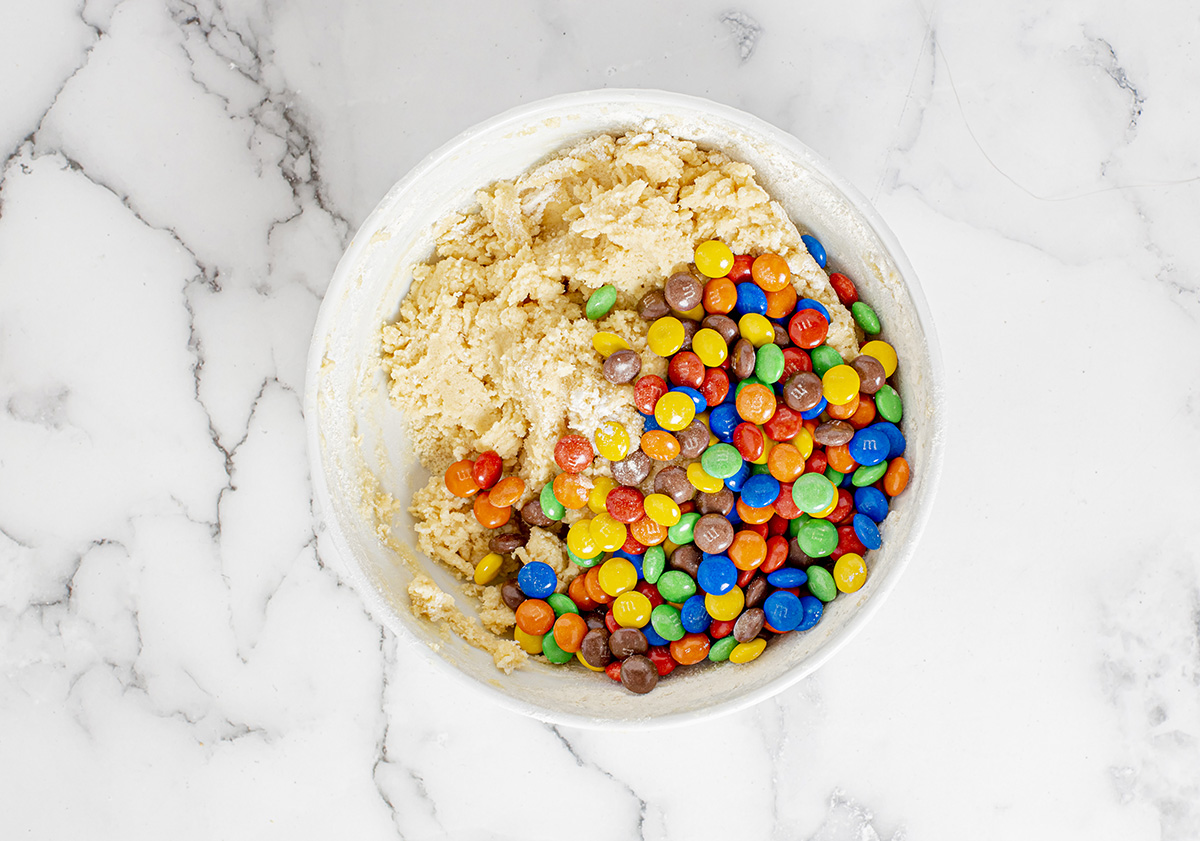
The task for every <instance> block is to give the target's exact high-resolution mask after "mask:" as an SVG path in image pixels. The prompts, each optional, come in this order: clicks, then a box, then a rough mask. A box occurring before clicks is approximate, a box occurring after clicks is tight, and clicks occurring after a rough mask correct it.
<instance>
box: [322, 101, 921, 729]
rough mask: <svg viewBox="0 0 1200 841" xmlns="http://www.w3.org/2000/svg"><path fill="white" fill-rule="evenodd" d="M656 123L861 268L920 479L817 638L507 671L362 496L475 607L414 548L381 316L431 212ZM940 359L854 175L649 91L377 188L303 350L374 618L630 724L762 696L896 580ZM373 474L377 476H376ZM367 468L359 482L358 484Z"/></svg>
mask: <svg viewBox="0 0 1200 841" xmlns="http://www.w3.org/2000/svg"><path fill="white" fill-rule="evenodd" d="M649 125H654V126H657V127H660V128H663V129H666V130H668V131H670V132H672V133H674V134H676V135H677V136H680V137H684V138H688V139H691V140H694V141H696V142H697V143H699V144H700V145H702V146H705V147H711V148H717V149H721V150H724V151H725V152H727V153H728V154H730V155H731V156H733V157H734V158H737V159H739V160H742V161H746V162H748V163H750V164H751V165H752V166H753V167H754V168H755V170H756V171H757V172H758V177H759V180H760V183H761V184H762V185H763V186H764V187H765V188H766V189H767V190H768V191H769V192H770V193H771V195H772V196H773V197H774V198H775V199H776V200H777V201H778V202H780V203H781V204H782V206H783V207H784V209H785V210H786V211H787V212H788V214H789V215H790V216H791V218H792V219H793V220H794V221H795V222H796V223H797V224H798V225H799V226H800V227H801V229H802V230H807V231H808V232H811V233H812V234H813V235H814V236H816V237H817V238H818V239H820V240H821V242H822V243H823V244H824V246H825V248H826V251H827V252H828V254H829V255H830V267H829V268H830V269H832V270H838V271H842V272H844V273H845V274H847V275H848V276H849V277H851V278H852V279H853V280H854V281H855V283H856V285H857V286H858V288H859V290H860V294H861V295H862V297H863V299H864V300H866V301H868V302H869V303H870V304H871V305H872V306H873V307H874V308H875V310H876V311H877V312H878V313H879V316H880V318H881V320H882V321H883V323H884V336H885V338H886V339H887V340H888V341H890V342H891V343H892V344H893V345H894V346H895V347H896V350H897V352H898V354H899V356H900V360H901V363H900V370H899V374H898V375H897V385H898V388H899V390H900V393H901V395H902V397H903V400H904V406H905V419H904V427H905V432H906V435H907V437H908V442H909V445H908V452H907V456H908V457H909V462H910V464H911V466H912V471H913V472H912V478H911V482H910V486H909V489H908V490H907V491H906V492H905V493H904V494H902V495H901V496H900V497H898V498H897V499H896V500H895V503H894V505H893V507H892V511H891V513H890V514H889V515H888V517H887V519H886V520H885V522H884V523H883V526H882V533H883V541H884V544H883V548H882V549H880V550H877V551H875V552H872V553H871V554H870V555H869V556H868V561H869V565H870V575H869V578H868V581H867V583H866V585H865V586H864V587H863V588H862V589H861V590H860V591H858V592H857V593H855V594H853V595H850V596H846V595H841V596H839V597H838V598H837V599H836V600H835V601H834V602H832V603H831V604H829V605H828V606H827V609H826V612H825V615H824V617H823V618H822V619H821V621H820V622H819V623H818V624H817V626H816V627H815V628H814V629H813V630H812V631H809V632H807V633H803V634H789V635H787V636H786V637H783V638H780V639H777V640H775V641H773V643H772V644H771V645H770V646H768V647H767V650H766V652H765V653H764V654H763V655H762V656H761V657H760V658H759V659H758V660H757V661H755V662H754V663H753V664H750V665H748V666H742V667H738V666H732V665H730V664H721V665H709V666H705V667H701V668H694V669H688V670H685V671H684V672H676V673H675V674H674V675H672V677H671V679H670V680H666V681H663V682H662V683H660V684H659V686H658V688H657V689H655V691H654V692H652V693H650V694H649V695H645V696H634V695H632V694H630V693H628V692H622V691H619V690H616V688H615V687H613V686H612V685H611V681H609V679H608V678H607V677H605V676H604V675H603V674H594V673H591V672H588V671H586V670H584V669H582V668H578V667H572V668H562V667H554V666H547V665H542V664H539V663H533V662H531V663H530V664H529V665H528V666H526V667H525V668H523V669H520V670H518V671H516V672H515V673H514V674H511V675H504V674H502V673H500V672H499V671H497V670H496V668H495V667H494V666H493V664H492V659H491V657H490V656H489V655H487V654H485V653H484V652H482V651H479V650H477V649H475V648H473V647H472V646H470V645H468V644H466V643H464V642H463V641H462V640H461V639H459V638H458V637H457V636H455V635H452V634H449V633H446V632H444V631H442V630H441V629H439V628H438V627H436V626H434V625H433V624H431V623H429V622H426V621H419V620H415V619H414V618H413V617H412V616H411V615H410V613H409V609H408V597H407V595H406V588H407V585H408V583H409V581H410V580H411V579H412V575H413V573H412V570H411V567H410V566H408V565H406V564H405V563H401V562H400V561H399V559H398V558H397V554H396V552H395V551H393V549H391V548H389V547H388V546H386V545H384V543H382V542H381V541H380V539H379V536H378V531H377V529H378V522H377V516H376V512H375V511H374V510H373V509H372V508H371V506H370V505H369V504H367V503H366V502H365V501H364V500H365V497H367V496H369V494H368V493H367V490H368V489H369V488H370V487H371V486H372V482H374V481H375V479H377V481H378V485H379V486H380V487H381V488H382V489H384V490H386V491H388V492H389V493H391V494H392V495H393V496H394V497H395V498H396V499H397V500H399V501H400V502H401V503H402V505H401V510H400V511H398V512H397V513H396V514H395V515H394V516H393V517H392V518H391V525H392V536H393V538H394V540H395V541H396V542H398V543H400V544H402V545H404V546H406V547H411V553H412V557H414V558H415V559H416V563H417V564H419V565H421V566H423V567H424V568H425V569H426V571H427V572H428V573H429V574H430V575H431V576H432V577H433V578H434V580H435V581H437V582H438V583H439V585H440V586H442V588H443V589H445V590H446V591H447V592H449V593H451V594H455V596H456V599H457V601H458V604H459V607H460V608H461V609H462V610H463V612H464V613H466V614H467V615H473V611H472V608H471V606H470V603H469V600H468V599H466V598H465V597H463V596H462V595H461V592H460V591H459V588H458V586H457V584H456V581H455V579H454V578H453V576H452V575H450V574H449V573H447V572H445V571H444V570H442V569H441V568H440V567H438V566H437V565H436V564H434V563H432V562H430V561H429V560H428V559H427V558H425V557H424V556H423V555H421V554H420V553H419V552H418V550H416V548H415V547H416V541H415V537H414V535H413V532H412V518H411V517H410V515H409V514H408V513H407V510H406V508H407V504H408V500H409V499H410V498H411V495H412V493H413V492H414V491H415V490H417V489H418V488H420V487H421V486H422V485H423V484H424V483H425V481H426V479H427V475H428V474H427V473H426V471H425V470H424V469H423V468H422V467H421V465H420V464H419V462H417V460H416V458H415V456H414V455H413V453H412V448H411V446H410V445H409V442H408V440H407V435H406V432H405V425H404V422H403V418H402V417H401V414H400V412H399V411H398V410H397V409H396V408H395V407H394V406H393V405H392V404H391V403H390V402H389V400H388V398H387V391H386V386H385V382H386V378H385V375H384V373H383V371H382V370H381V369H380V367H379V364H378V363H379V360H378V333H379V326H380V325H381V324H382V323H383V322H384V321H386V320H389V319H391V318H393V317H394V315H395V313H396V311H397V307H398V304H399V301H400V300H401V298H402V297H403V296H404V294H405V293H406V292H407V290H408V286H409V283H410V282H411V279H412V275H411V271H410V267H411V266H412V264H413V263H415V262H420V261H425V260H428V259H429V258H430V257H431V256H432V249H433V246H432V236H431V233H432V225H433V223H434V222H435V221H437V220H438V219H439V218H440V217H442V216H443V215H445V214H446V213H448V212H450V211H453V210H462V209H466V208H469V207H471V206H472V205H473V193H474V191H475V190H477V189H479V188H480V187H483V186H485V185H487V184H489V183H491V182H493V181H495V180H497V179H500V178H510V177H514V176H516V175H518V174H520V173H521V172H523V171H524V170H526V169H528V168H529V167H530V166H532V165H534V164H536V163H538V162H539V161H541V160H543V159H545V158H546V157H548V156H549V155H551V154H552V153H554V152H555V151H557V150H560V149H562V148H564V147H566V146H569V145H571V144H572V143H574V142H576V141H578V140H582V139H584V138H586V137H589V136H592V135H594V134H597V133H601V132H613V133H620V132H624V131H627V130H630V129H642V128H646V127H647V126H649ZM940 383H941V362H940V357H939V353H938V350H937V346H936V340H935V338H934V334H933V328H932V325H931V324H930V322H929V318H928V313H927V310H926V306H925V302H924V299H923V297H922V295H921V292H920V288H919V286H918V285H917V281H916V279H915V277H914V276H913V275H912V271H911V269H910V268H909V267H908V264H907V261H906V260H905V259H904V257H903V254H902V253H901V252H900V250H899V248H898V246H897V245H896V244H895V242H894V240H893V238H892V235H891V234H890V232H888V231H887V229H886V226H884V225H883V223H882V222H881V221H880V220H879V218H878V216H877V215H876V214H875V212H874V211H873V210H872V209H871V208H870V207H869V205H868V204H867V202H866V201H865V200H864V199H863V198H862V197H861V196H859V195H858V193H857V191H855V190H854V189H853V188H852V187H851V186H850V185H848V184H847V183H846V182H844V181H843V180H841V179H839V178H838V177H837V176H836V175H835V174H833V173H832V172H831V171H829V169H828V167H827V165H825V164H824V163H823V162H822V161H821V160H820V159H818V158H817V157H816V156H815V155H814V154H813V153H812V152H811V151H810V150H809V149H807V147H805V146H803V145H802V144H801V143H799V141H797V140H796V139H795V138H793V137H791V136H790V135H787V134H785V133H783V132H781V131H779V130H778V129H775V128H774V127H772V126H770V125H768V124H766V123H763V122H761V121H759V120H757V119H756V118H754V117H751V116H749V115H746V114H743V113H741V112H738V111H735V110H733V109H729V108H725V107H723V106H719V105H716V104H714V103H709V102H706V101H704V100H698V99H693V98H690V97H683V96H679V95H675V94H666V93H658V92H648V91H626V92H622V91H594V92H588V93H582V94H569V95H567V96H563V97H556V98H554V99H551V100H544V101H542V102H539V103H534V104H533V105H530V106H525V107H522V108H520V109H517V110H516V111H512V112H508V113H506V114H503V115H501V116H499V117H497V118H495V119H493V120H491V121H489V122H488V123H485V124H482V125H480V126H477V127H475V128H474V129H471V130H469V131H467V132H465V133H464V134H463V135H460V136H459V137H458V138H456V139H455V140H453V141H451V142H450V143H449V144H447V145H446V146H445V147H443V148H442V149H440V150H438V151H437V152H435V153H434V154H433V155H431V156H430V157H429V158H428V159H426V160H425V161H424V162H423V163H422V164H421V165H419V166H418V167H417V168H416V169H414V170H413V171H412V172H411V173H409V174H408V176H406V177H405V178H404V179H403V180H402V181H401V182H400V183H398V184H397V185H396V186H395V187H394V188H393V189H392V190H391V191H390V192H389V193H388V195H387V196H386V197H385V198H384V199H383V201H382V202H381V203H380V204H379V206H378V207H377V208H376V210H375V211H374V212H373V213H372V214H371V216H370V217H369V218H368V219H367V220H366V222H365V223H364V224H363V226H362V228H361V229H360V230H359V231H358V234H357V235H356V237H355V240H354V242H353V244H352V245H351V247H350V248H349V250H348V251H347V253H346V254H345V256H344V257H343V259H342V261H341V263H340V264H339V265H338V268H337V272H336V274H335V276H334V278H333V281H332V283H331V284H330V287H329V291H328V292H327V294H326V298H325V301H324V303H323V305H322V308H321V313H320V316H319V319H318V324H317V328H316V332H315V334H314V337H313V347H312V350H311V354H310V360H309V381H308V388H307V394H306V401H307V404H308V405H307V407H306V408H307V412H306V415H307V422H308V424H309V432H310V448H311V456H312V461H313V478H314V487H315V492H316V498H317V503H318V505H319V507H320V513H321V515H322V516H323V517H324V520H325V525H326V527H327V529H328V536H329V538H330V539H331V540H332V542H333V544H334V549H335V551H336V553H337V555H338V556H339V557H338V561H339V562H340V564H341V566H342V567H343V569H344V572H345V574H346V575H348V576H349V577H350V578H351V579H352V580H353V581H354V582H355V584H356V586H357V589H358V590H359V591H360V593H361V594H362V596H363V598H364V600H365V601H366V602H367V603H368V606H369V608H370V609H371V610H372V612H373V613H374V615H375V616H376V617H377V618H378V619H380V620H381V621H383V622H384V623H385V624H387V625H388V626H389V627H390V628H391V629H392V630H393V631H395V632H396V633H398V634H399V635H401V636H406V637H408V638H410V639H415V640H416V641H418V642H419V643H420V646H421V647H422V648H424V649H425V650H426V651H427V652H429V654H430V657H431V658H432V659H433V661H434V662H436V663H439V664H441V665H442V666H444V667H446V668H448V669H450V670H451V671H453V672H455V673H457V674H459V675H460V676H463V677H465V678H466V679H468V680H469V681H473V682H475V683H476V684H478V685H480V686H482V687H486V688H488V689H490V690H492V691H494V693H496V694H498V695H499V697H500V698H501V699H503V700H505V701H507V702H508V703H509V704H510V705H511V706H515V707H517V708H519V709H521V710H523V711H525V712H528V713H531V714H534V715H536V716H539V717H541V718H543V719H547V720H552V721H560V722H568V723H572V724H577V725H593V726H595V725H603V724H614V725H619V726H637V725H639V724H646V723H654V724H662V723H668V722H677V721H682V720H688V719H692V718H695V717H697V716H700V715H704V714H711V713H715V712H718V711H727V710H729V709H733V708H736V707H739V706H744V705H746V704H749V703H753V702H754V701H756V700H759V699H761V698H763V697H766V696H767V695H769V694H772V693H774V692H776V691H778V690H779V689H781V688H783V687H785V686H787V685H789V684H790V683H792V682H794V681H796V680H799V679H800V678H802V677H803V676H804V675H806V674H809V673H810V672H812V670H813V669H815V668H816V667H817V666H818V665H819V664H820V663H821V662H823V661H824V660H825V659H826V658H828V657H829V656H830V655H831V654H832V653H833V652H834V650H836V648H837V647H838V646H840V645H841V644H842V643H843V642H845V640H846V639H847V638H848V637H849V635H850V634H851V633H852V632H853V631H854V630H855V629H856V628H857V627H859V626H860V625H861V624H862V623H863V622H864V621H866V619H867V618H868V617H869V615H870V614H871V613H873V612H874V610H875V608H877V607H878V605H879V603H880V601H881V599H882V597H883V596H884V595H885V594H886V593H887V592H888V591H889V590H890V589H891V588H892V587H893V586H894V584H895V581H896V578H897V576H898V575H899V574H900V572H901V571H902V569H903V568H904V566H905V564H906V563H907V561H908V559H909V558H910V556H911V555H912V552H913V550H914V544H915V542H916V538H917V537H918V534H919V532H920V530H921V528H922V527H923V525H924V522H925V519H926V513H927V511H928V508H929V504H930V501H931V496H932V494H933V490H934V485H935V483H936V479H937V474H938V472H939V470H940V464H941V442H942V433H941V427H942V420H941V412H940V409H941V399H940ZM372 476H373V477H375V479H371V478H370V477H372ZM364 479H366V481H364Z"/></svg>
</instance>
